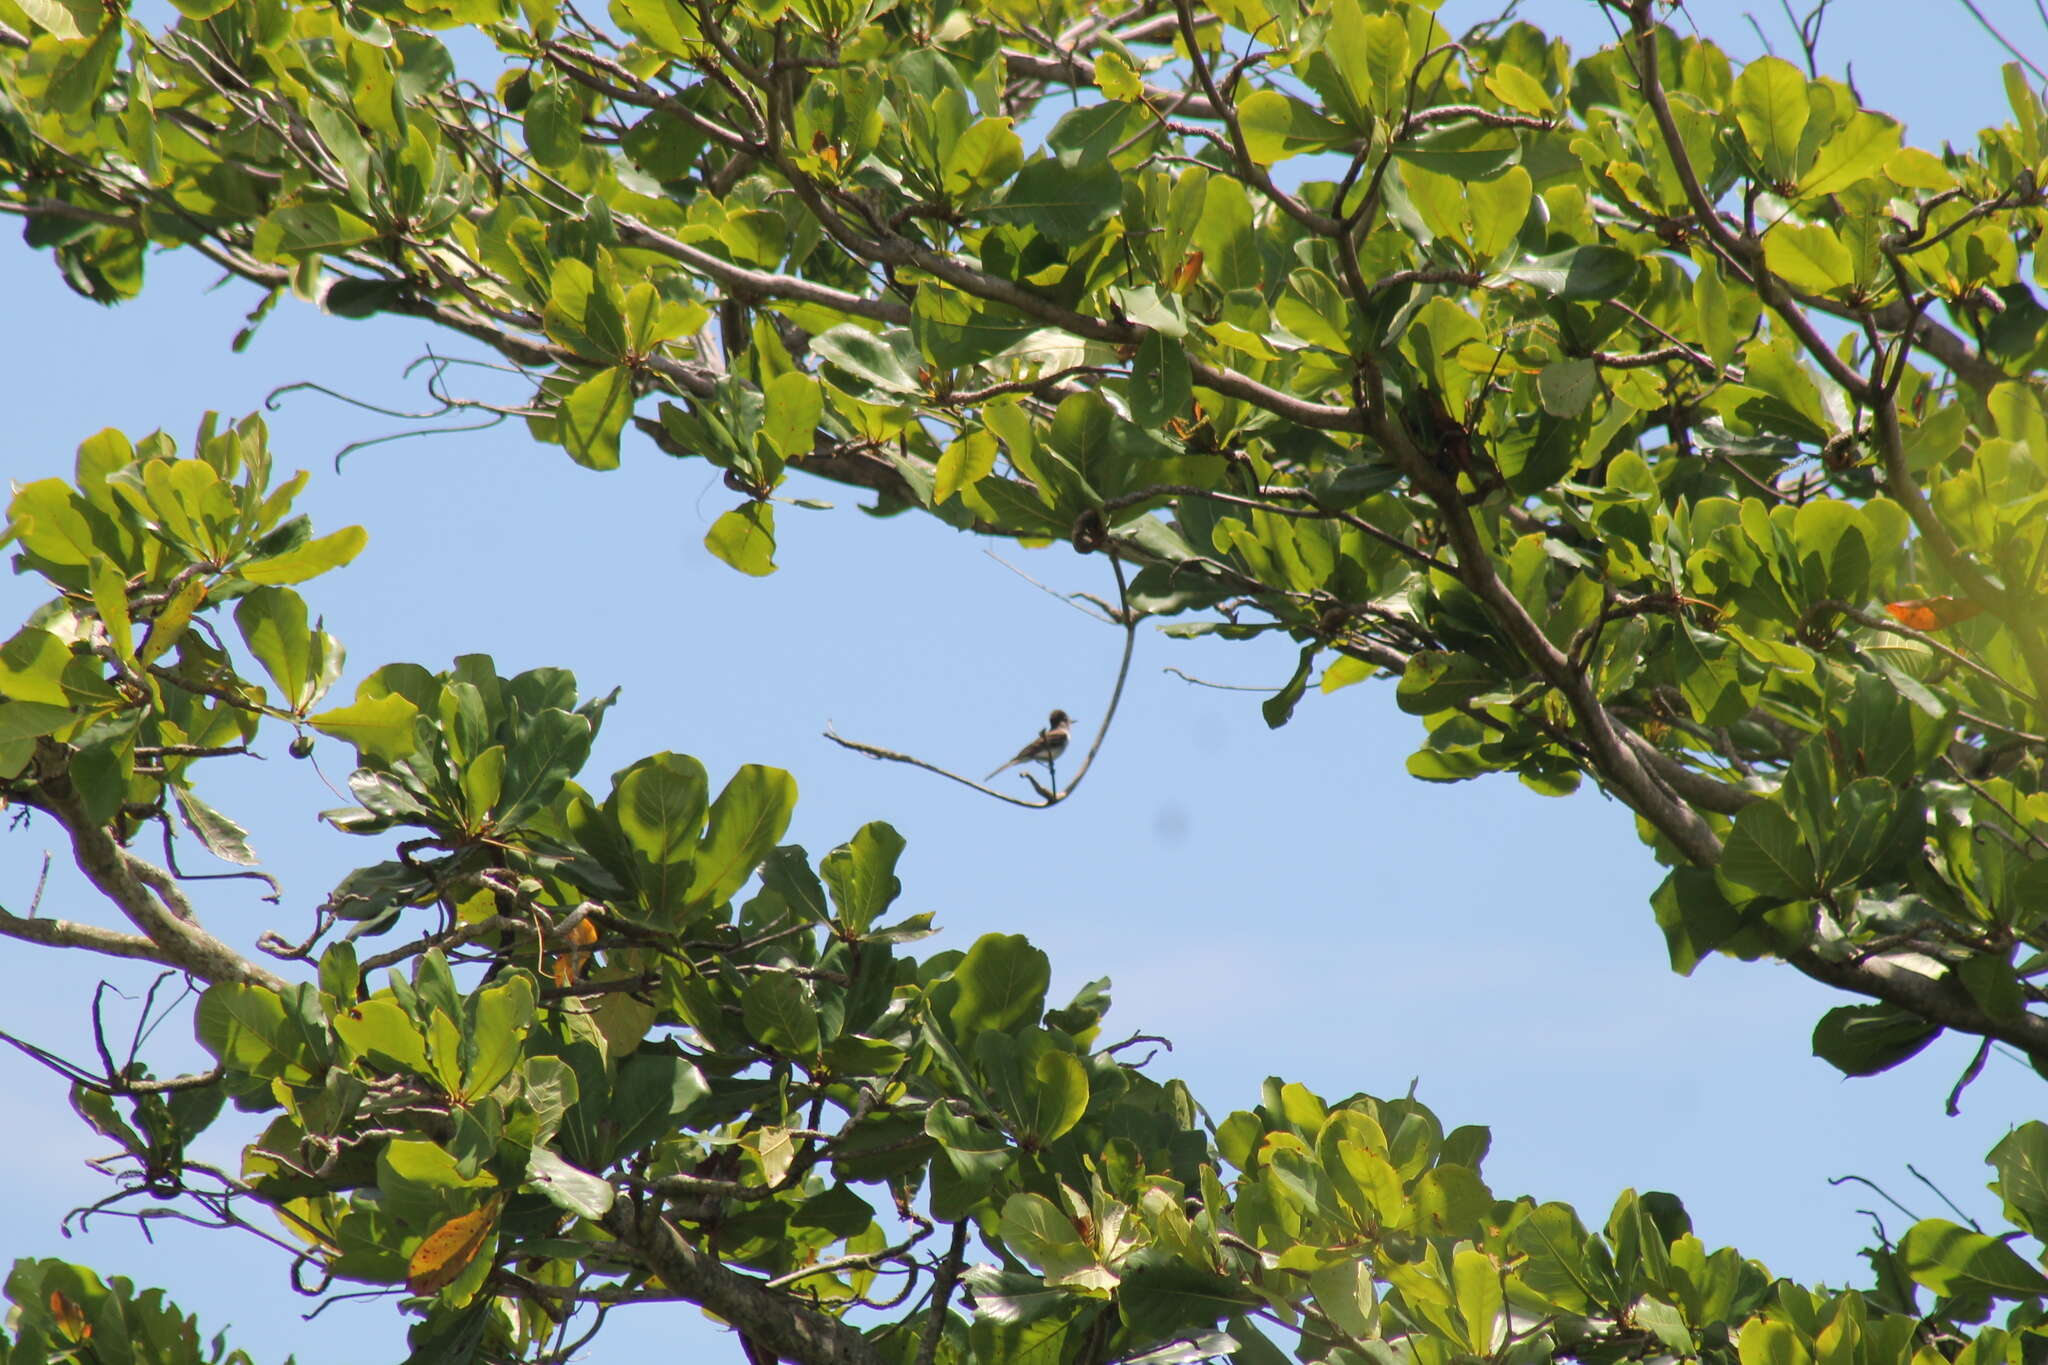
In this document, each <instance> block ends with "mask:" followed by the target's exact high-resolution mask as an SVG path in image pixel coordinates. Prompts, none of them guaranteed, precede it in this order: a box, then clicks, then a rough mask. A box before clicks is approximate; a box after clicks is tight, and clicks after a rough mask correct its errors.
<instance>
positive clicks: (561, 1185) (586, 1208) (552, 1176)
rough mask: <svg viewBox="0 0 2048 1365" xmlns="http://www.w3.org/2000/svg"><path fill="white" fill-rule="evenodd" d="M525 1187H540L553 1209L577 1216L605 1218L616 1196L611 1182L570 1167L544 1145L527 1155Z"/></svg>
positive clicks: (616, 1192) (536, 1188) (538, 1188)
mask: <svg viewBox="0 0 2048 1365" xmlns="http://www.w3.org/2000/svg"><path fill="white" fill-rule="evenodd" d="M525 1188H528V1189H535V1190H539V1191H540V1192H541V1193H542V1194H544V1195H546V1196H547V1197H548V1201H549V1202H550V1203H552V1204H553V1205H554V1206H555V1207H556V1208H558V1209H562V1210H564V1211H565V1212H568V1213H573V1214H575V1215H576V1216H577V1217H579V1218H602V1217H604V1216H605V1214H606V1213H608V1212H610V1210H611V1206H612V1201H613V1200H614V1199H616V1198H617V1197H618V1191H617V1190H615V1189H613V1188H612V1185H611V1182H610V1181H608V1180H605V1179H603V1178H602V1177H600V1176H595V1175H592V1174H591V1173H590V1172H588V1171H585V1170H580V1169H578V1168H577V1167H575V1166H571V1165H570V1164H569V1163H568V1162H566V1161H564V1160H562V1158H561V1157H559V1156H557V1155H556V1154H555V1153H553V1152H551V1151H549V1150H548V1149H547V1148H545V1147H535V1148H534V1149H533V1150H532V1151H531V1152H529V1153H528V1154H527V1157H526V1181H525Z"/></svg>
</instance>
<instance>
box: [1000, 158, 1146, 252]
mask: <svg viewBox="0 0 2048 1365" xmlns="http://www.w3.org/2000/svg"><path fill="white" fill-rule="evenodd" d="M1123 202H1124V184H1123V177H1122V176H1121V175H1120V174H1118V172H1117V169H1116V167H1114V166H1112V165H1110V164H1109V162H1108V161H1107V160H1103V161H1093V162H1083V163H1081V164H1079V165H1071V166H1070V165H1068V164H1066V163H1065V162H1064V161H1061V160H1058V159H1055V158H1053V157H1044V156H1042V157H1039V158H1038V159H1037V160H1036V161H1033V162H1031V163H1030V164H1029V165H1027V166H1025V167H1024V169H1023V170H1022V171H1020V172H1018V174H1017V178H1016V179H1014V180H1012V181H1011V182H1010V188H1009V190H1008V191H1007V192H1006V193H1005V194H1004V195H1003V198H1002V201H1001V202H1000V203H998V204H996V205H995V206H994V207H992V208H991V209H989V210H988V216H989V217H990V218H992V219H994V220H995V221H997V222H1004V223H1024V224H1028V225H1029V226H1031V227H1034V228H1037V229H1038V231H1039V232H1040V233H1042V234H1044V236H1045V237H1046V238H1047V239H1048V240H1049V241H1053V242H1057V243H1059V244H1060V245H1061V246H1078V245H1080V244H1081V243H1082V242H1085V241H1087V240H1088V239H1089V238H1090V237H1092V236H1094V235H1095V232H1096V230H1097V229H1098V228H1100V227H1101V226H1102V225H1103V224H1104V223H1107V222H1108V221H1109V220H1110V219H1111V218H1113V217H1114V216H1115V215H1116V213H1117V211H1118V210H1119V209H1121V208H1122V207H1123Z"/></svg>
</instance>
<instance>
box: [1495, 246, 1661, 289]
mask: <svg viewBox="0 0 2048 1365" xmlns="http://www.w3.org/2000/svg"><path fill="white" fill-rule="evenodd" d="M1635 273H1636V258H1635V257H1634V256H1632V255H1630V254H1629V253H1628V252H1626V251H1623V250H1622V249H1621V248H1620V247H1612V246H1575V247H1571V248H1569V249H1567V250H1564V251H1558V252H1553V253H1552V254H1550V255H1548V256H1532V257H1530V258H1529V259H1528V260H1526V261H1523V262H1521V263H1520V264H1519V265H1511V266H1507V267H1504V268H1503V269H1500V270H1497V271H1495V272H1494V273H1493V274H1492V275H1490V276H1488V277H1487V279H1486V282H1485V287H1486V288H1497V287H1498V286H1500V285H1502V284H1506V283H1510V282H1512V283H1517V284H1527V285H1532V286H1534V287H1535V288H1537V289H1540V290H1542V291H1543V292H1544V293H1546V294H1552V295H1555V296H1556V297H1558V298H1561V299H1611V298H1613V297H1614V296H1615V295H1617V294H1619V293H1621V291H1622V290H1624V289H1626V288H1628V285H1629V282H1630V281H1631V280H1633V279H1634V278H1635Z"/></svg>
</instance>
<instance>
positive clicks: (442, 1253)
mask: <svg viewBox="0 0 2048 1365" xmlns="http://www.w3.org/2000/svg"><path fill="white" fill-rule="evenodd" d="M504 1203H505V1197H504V1196H503V1195H498V1196H496V1197H494V1198H493V1199H492V1200H491V1201H490V1202H489V1203H487V1204H485V1205H484V1206H483V1207H482V1208H479V1209H472V1210H470V1211H469V1212H468V1213H464V1214H459V1215H457V1216H456V1217H454V1218H450V1219H449V1220H448V1221H447V1222H445V1223H443V1224H441V1226H440V1227H437V1228H435V1229H434V1230H433V1231H432V1232H430V1233H428V1234H427V1237H426V1240H425V1241H423V1242H421V1243H420V1246H419V1250H417V1251H415V1252H413V1254H412V1262H411V1263H410V1264H409V1265H407V1266H406V1268H405V1287H406V1288H407V1289H409V1290H411V1291H412V1292H413V1293H415V1294H437V1293H439V1292H440V1291H441V1290H442V1289H443V1288H445V1287H447V1286H448V1285H450V1284H452V1283H454V1281H455V1277H456V1276H457V1275H460V1274H461V1273H462V1272H463V1271H465V1270H467V1269H468V1268H469V1263H470V1262H471V1261H473V1260H475V1259H476V1254H477V1253H478V1252H479V1251H482V1250H483V1246H484V1242H485V1240H486V1239H488V1238H489V1237H490V1235H491V1233H492V1231H493V1230H494V1229H496V1227H497V1226H498V1210H499V1209H500V1208H502V1207H504Z"/></svg>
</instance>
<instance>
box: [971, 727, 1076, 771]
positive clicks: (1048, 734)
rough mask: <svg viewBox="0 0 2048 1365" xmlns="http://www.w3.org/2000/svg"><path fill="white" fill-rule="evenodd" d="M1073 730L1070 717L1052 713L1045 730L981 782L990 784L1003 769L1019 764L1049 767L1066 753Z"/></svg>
mask: <svg viewBox="0 0 2048 1365" xmlns="http://www.w3.org/2000/svg"><path fill="white" fill-rule="evenodd" d="M1073 728H1074V718H1073V717H1072V716H1069V715H1068V714H1067V713H1066V712H1064V711H1055V712H1053V713H1052V718H1051V719H1050V720H1048V721H1047V722H1046V726H1045V728H1044V729H1043V730H1040V731H1039V732H1038V737H1037V738H1036V739H1034V740H1032V741H1031V742H1030V743H1029V744H1027V745H1025V746H1024V747H1023V748H1021V749H1019V750H1018V751H1017V756H1016V757H1015V758H1013V759H1011V760H1010V761H1009V762H1008V763H1005V764H1004V765H1003V767H1002V768H997V769H996V771H995V772H993V773H990V774H989V775H988V776H987V777H984V778H982V779H981V780H982V781H984V782H992V781H994V780H995V777H996V773H1000V772H1002V771H1003V768H1014V767H1016V766H1017V765H1018V764H1019V763H1043V764H1045V765H1046V766H1047V767H1051V766H1052V762H1053V760H1054V759H1056V758H1058V757H1059V756H1060V755H1061V754H1063V753H1065V752H1066V751H1067V737H1068V735H1069V733H1070V732H1071V731H1072V730H1073Z"/></svg>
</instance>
